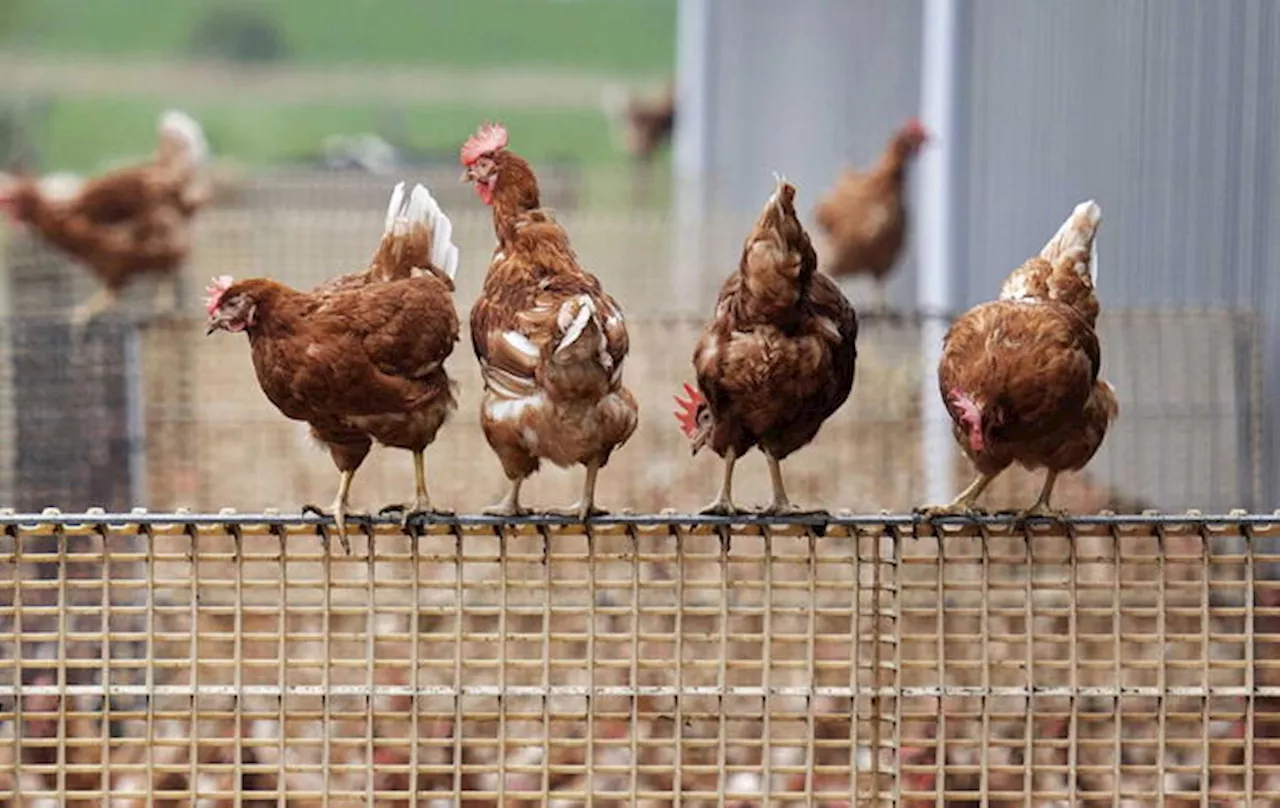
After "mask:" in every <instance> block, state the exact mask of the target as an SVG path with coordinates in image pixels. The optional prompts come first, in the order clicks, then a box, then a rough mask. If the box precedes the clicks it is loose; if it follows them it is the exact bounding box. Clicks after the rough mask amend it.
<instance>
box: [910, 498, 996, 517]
mask: <svg viewBox="0 0 1280 808" xmlns="http://www.w3.org/2000/svg"><path fill="white" fill-rule="evenodd" d="M912 513H915V514H918V515H920V516H923V517H925V518H928V519H932V518H934V517H936V516H968V517H970V518H972V517H975V516H986V515H987V509H986V508H983V507H982V506H981V505H974V504H972V503H968V502H952V503H949V504H947V505H922V506H920V507H919V508H914V509H912Z"/></svg>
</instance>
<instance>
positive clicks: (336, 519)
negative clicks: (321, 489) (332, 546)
mask: <svg viewBox="0 0 1280 808" xmlns="http://www.w3.org/2000/svg"><path fill="white" fill-rule="evenodd" d="M355 476H356V473H355V472H354V471H344V472H342V476H341V477H340V478H339V479H338V495H337V496H336V497H334V498H333V505H332V506H330V507H331V509H332V511H333V523H334V524H335V525H337V527H338V540H339V541H341V542H342V549H343V550H346V551H347V555H351V540H350V539H348V538H347V522H346V517H347V504H348V503H347V497H348V495H349V494H350V493H351V480H352V478H354V477H355ZM302 512H303V513H314V514H315V515H316V516H320V517H327V516H329V514H327V513H325V512H324V511H322V510H320V508H318V507H316V506H315V505H303V506H302ZM328 549H329V548H328V539H327V537H326V540H325V550H328Z"/></svg>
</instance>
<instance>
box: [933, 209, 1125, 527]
mask: <svg viewBox="0 0 1280 808" xmlns="http://www.w3.org/2000/svg"><path fill="white" fill-rule="evenodd" d="M1101 222H1102V209H1101V208H1099V207H1098V205H1097V203H1096V202H1094V201H1093V200H1089V201H1087V202H1083V203H1081V204H1079V205H1077V206H1076V208H1075V210H1073V211H1072V213H1071V215H1070V216H1069V217H1067V220H1066V221H1065V222H1063V224H1062V226H1061V227H1060V228H1059V229H1058V232H1057V233H1055V234H1054V235H1053V237H1052V238H1051V239H1049V241H1048V243H1046V244H1045V246H1044V248H1043V249H1041V251H1040V254H1039V255H1037V256H1035V257H1034V258H1031V259H1029V260H1028V261H1027V262H1026V263H1025V264H1023V265H1022V266H1020V267H1018V268H1017V269H1016V270H1014V271H1013V272H1012V273H1011V274H1010V275H1009V277H1008V279H1007V280H1005V282H1004V285H1003V286H1002V287H1001V290H1000V298H999V299H998V300H995V301H992V302H990V303H983V304H981V305H979V306H975V307H974V308H973V309H970V310H969V311H968V312H967V313H965V314H964V315H962V316H961V317H960V318H959V319H957V320H956V321H955V323H953V324H952V326H951V329H950V330H949V331H948V332H947V335H946V338H945V340H944V342H943V355H942V361H941V363H940V364H939V366H938V384H939V388H940V391H941V394H942V398H943V401H944V402H946V405H947V409H948V411H949V412H950V413H951V418H952V421H953V423H954V432H955V437H956V441H957V442H958V443H959V444H960V446H961V448H962V449H963V450H964V452H965V454H967V455H968V456H969V458H970V459H971V460H972V461H973V463H974V466H975V467H976V468H977V470H978V477H977V478H976V479H975V480H974V481H973V484H972V485H970V486H969V487H968V488H967V489H965V491H964V492H962V493H961V494H960V496H959V497H957V499H956V500H955V501H954V502H952V503H951V504H950V505H947V506H939V507H933V508H929V509H927V510H929V511H930V512H934V513H937V512H954V511H971V510H975V507H974V503H975V502H976V500H977V498H978V496H979V495H981V493H982V492H983V491H984V490H985V489H986V488H987V486H988V485H989V484H990V483H991V481H992V480H993V479H995V477H996V476H997V475H999V474H1000V473H1001V472H1002V471H1004V469H1006V468H1008V467H1009V466H1010V465H1012V464H1013V463H1020V464H1021V465H1023V466H1025V467H1027V468H1033V469H1034V468H1044V469H1045V470H1046V471H1047V476H1046V478H1045V484H1044V488H1043V489H1042V490H1041V492H1040V496H1039V498H1038V499H1037V500H1036V502H1035V503H1034V504H1033V505H1032V506H1031V507H1030V508H1029V509H1027V511H1025V513H1027V514H1042V515H1046V514H1053V513H1056V512H1055V511H1053V510H1052V508H1051V507H1050V503H1049V500H1050V496H1051V495H1052V493H1053V487H1054V483H1055V482H1056V480H1057V477H1058V474H1059V473H1061V472H1063V471H1076V470H1079V469H1082V468H1084V466H1085V465H1086V464H1087V463H1088V462H1089V460H1090V459H1092V458H1093V455H1094V454H1095V453H1096V452H1097V451H1098V448H1099V447H1100V446H1101V445H1102V440H1103V438H1104V437H1105V436H1106V433H1107V428H1108V427H1109V426H1110V424H1111V422H1112V421H1113V420H1114V419H1115V418H1116V417H1117V415H1118V414H1119V404H1118V402H1117V401H1116V396H1115V391H1114V390H1113V389H1112V387H1111V385H1110V384H1108V383H1107V382H1106V381H1105V380H1104V379H1102V378H1101V377H1100V376H1099V372H1100V370H1101V366H1102V349H1101V346H1100V345H1099V343H1098V335H1097V333H1096V331H1095V327H1096V324H1097V320H1098V298H1097V295H1096V293H1095V288H1094V283H1095V281H1096V279H1097V268H1098V259H1097V234H1098V227H1099V226H1100V224H1101ZM939 462H945V461H943V460H941V459H940V460H939Z"/></svg>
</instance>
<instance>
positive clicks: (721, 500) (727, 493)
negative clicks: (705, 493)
mask: <svg viewBox="0 0 1280 808" xmlns="http://www.w3.org/2000/svg"><path fill="white" fill-rule="evenodd" d="M737 461H738V456H737V454H736V453H735V452H734V450H733V447H730V448H729V450H728V451H727V452H725V453H724V480H723V481H722V482H721V483H720V493H719V494H716V498H715V499H714V500H712V502H711V504H709V505H707V506H706V507H705V508H703V509H702V510H701V511H699V513H704V514H707V515H708V516H732V515H733V514H735V513H741V511H740V510H739V509H738V506H737V505H734V504H733V464H734V463H736V462H737Z"/></svg>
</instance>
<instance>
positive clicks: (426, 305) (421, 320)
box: [206, 183, 458, 552]
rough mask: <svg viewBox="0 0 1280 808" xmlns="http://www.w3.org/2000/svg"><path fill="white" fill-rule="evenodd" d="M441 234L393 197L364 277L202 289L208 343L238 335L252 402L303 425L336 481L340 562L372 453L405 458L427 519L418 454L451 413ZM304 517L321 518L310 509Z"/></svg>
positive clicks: (448, 303)
mask: <svg viewBox="0 0 1280 808" xmlns="http://www.w3.org/2000/svg"><path fill="white" fill-rule="evenodd" d="M451 230H452V225H451V224H450V222H449V219H448V217H446V216H445V215H444V212H443V211H441V210H440V207H439V205H437V204H436V201H435V200H434V199H432V197H431V194H430V193H428V192H427V189H426V188H424V187H422V186H421V185H418V186H415V187H414V189H413V193H412V194H411V195H410V196H409V200H408V203H407V204H405V202H404V184H403V183H401V184H400V185H398V186H396V189H395V193H394V194H393V195H392V197H391V205H390V208H389V210H388V211H387V224H386V229H385V231H384V233H383V236H382V241H381V243H380V244H379V246H378V251H377V252H376V253H375V254H374V257H373V260H372V262H371V263H370V266H369V268H368V269H366V270H365V271H363V272H359V273H354V274H351V275H346V276H343V277H341V278H338V279H335V280H332V281H329V282H327V283H325V284H323V285H321V286H320V287H319V288H318V289H317V290H316V291H314V292H310V293H307V292H299V291H297V290H295V289H291V288H289V287H288V286H285V285H283V284H281V283H277V282H276V281H273V280H269V279H267V278H252V279H249V280H242V281H233V280H232V278H230V277H226V276H224V277H222V278H218V279H216V280H215V281H214V284H213V285H212V286H211V287H209V296H208V299H207V301H206V305H207V308H208V311H209V324H208V333H210V334H212V333H213V332H214V331H217V330H219V329H222V330H225V331H233V332H234V331H244V332H246V333H247V334H248V335H249V345H250V347H251V348H252V351H253V368H254V370H255V371H256V373H257V376H258V383H259V384H260V385H261V386H262V391H263V392H264V393H266V395H267V398H268V399H270V400H271V403H272V404H275V405H276V407H277V408H278V409H279V410H280V411H281V412H282V413H284V414H285V416H287V417H289V418H293V419H295V420H299V421H306V422H307V423H308V424H310V426H311V434H312V436H313V437H314V438H315V439H316V440H317V441H319V442H320V443H322V444H323V445H324V446H325V447H327V448H328V450H329V454H330V455H331V456H332V458H333V462H334V463H335V464H336V465H337V467H338V470H339V472H341V480H340V482H339V485H338V494H337V496H336V497H335V498H334V502H333V516H334V521H335V522H336V523H337V526H338V535H339V537H340V538H341V539H342V543H343V546H344V547H345V548H346V549H347V551H348V552H350V549H351V548H350V544H349V543H348V541H347V533H346V525H345V517H346V515H347V495H348V493H349V491H350V489H351V479H352V477H353V476H354V475H355V472H356V469H358V468H359V467H360V464H361V463H362V462H363V461H364V458H365V456H366V455H368V454H369V449H370V448H371V446H372V443H373V441H377V442H378V443H381V444H383V445H384V446H392V447H395V448H398V449H408V450H409V451H411V452H413V462H414V476H415V483H416V487H415V498H414V502H413V504H412V505H411V506H408V507H405V506H399V505H396V506H390V507H389V508H385V509H384V511H386V510H403V511H404V512H405V514H404V515H405V519H406V521H407V520H408V519H409V517H410V516H411V515H412V514H414V513H420V512H430V511H433V510H434V509H433V508H432V507H431V500H430V498H429V497H428V495H427V484H426V468H425V463H424V460H423V453H424V452H425V451H426V447H427V446H429V445H430V444H431V442H432V441H434V440H435V437H436V433H437V432H438V431H439V430H440V427H441V426H442V425H443V424H444V421H445V418H446V417H448V415H449V413H450V412H451V411H452V410H453V409H454V407H455V406H456V404H455V402H454V397H453V389H452V382H451V381H450V379H449V377H448V375H447V374H446V373H445V369H444V361H445V359H446V358H448V356H449V354H450V353H452V352H453V346H454V343H456V342H457V341H458V313H457V310H456V309H455V308H454V303H453V288H454V287H453V277H454V274H455V273H456V271H457V262H458V252H457V248H456V247H454V246H453V244H452V243H451V241H450V240H449V234H450V232H451ZM305 510H311V511H315V512H317V513H322V512H321V511H320V509H318V508H316V507H315V506H307V508H306V509H305Z"/></svg>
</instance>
